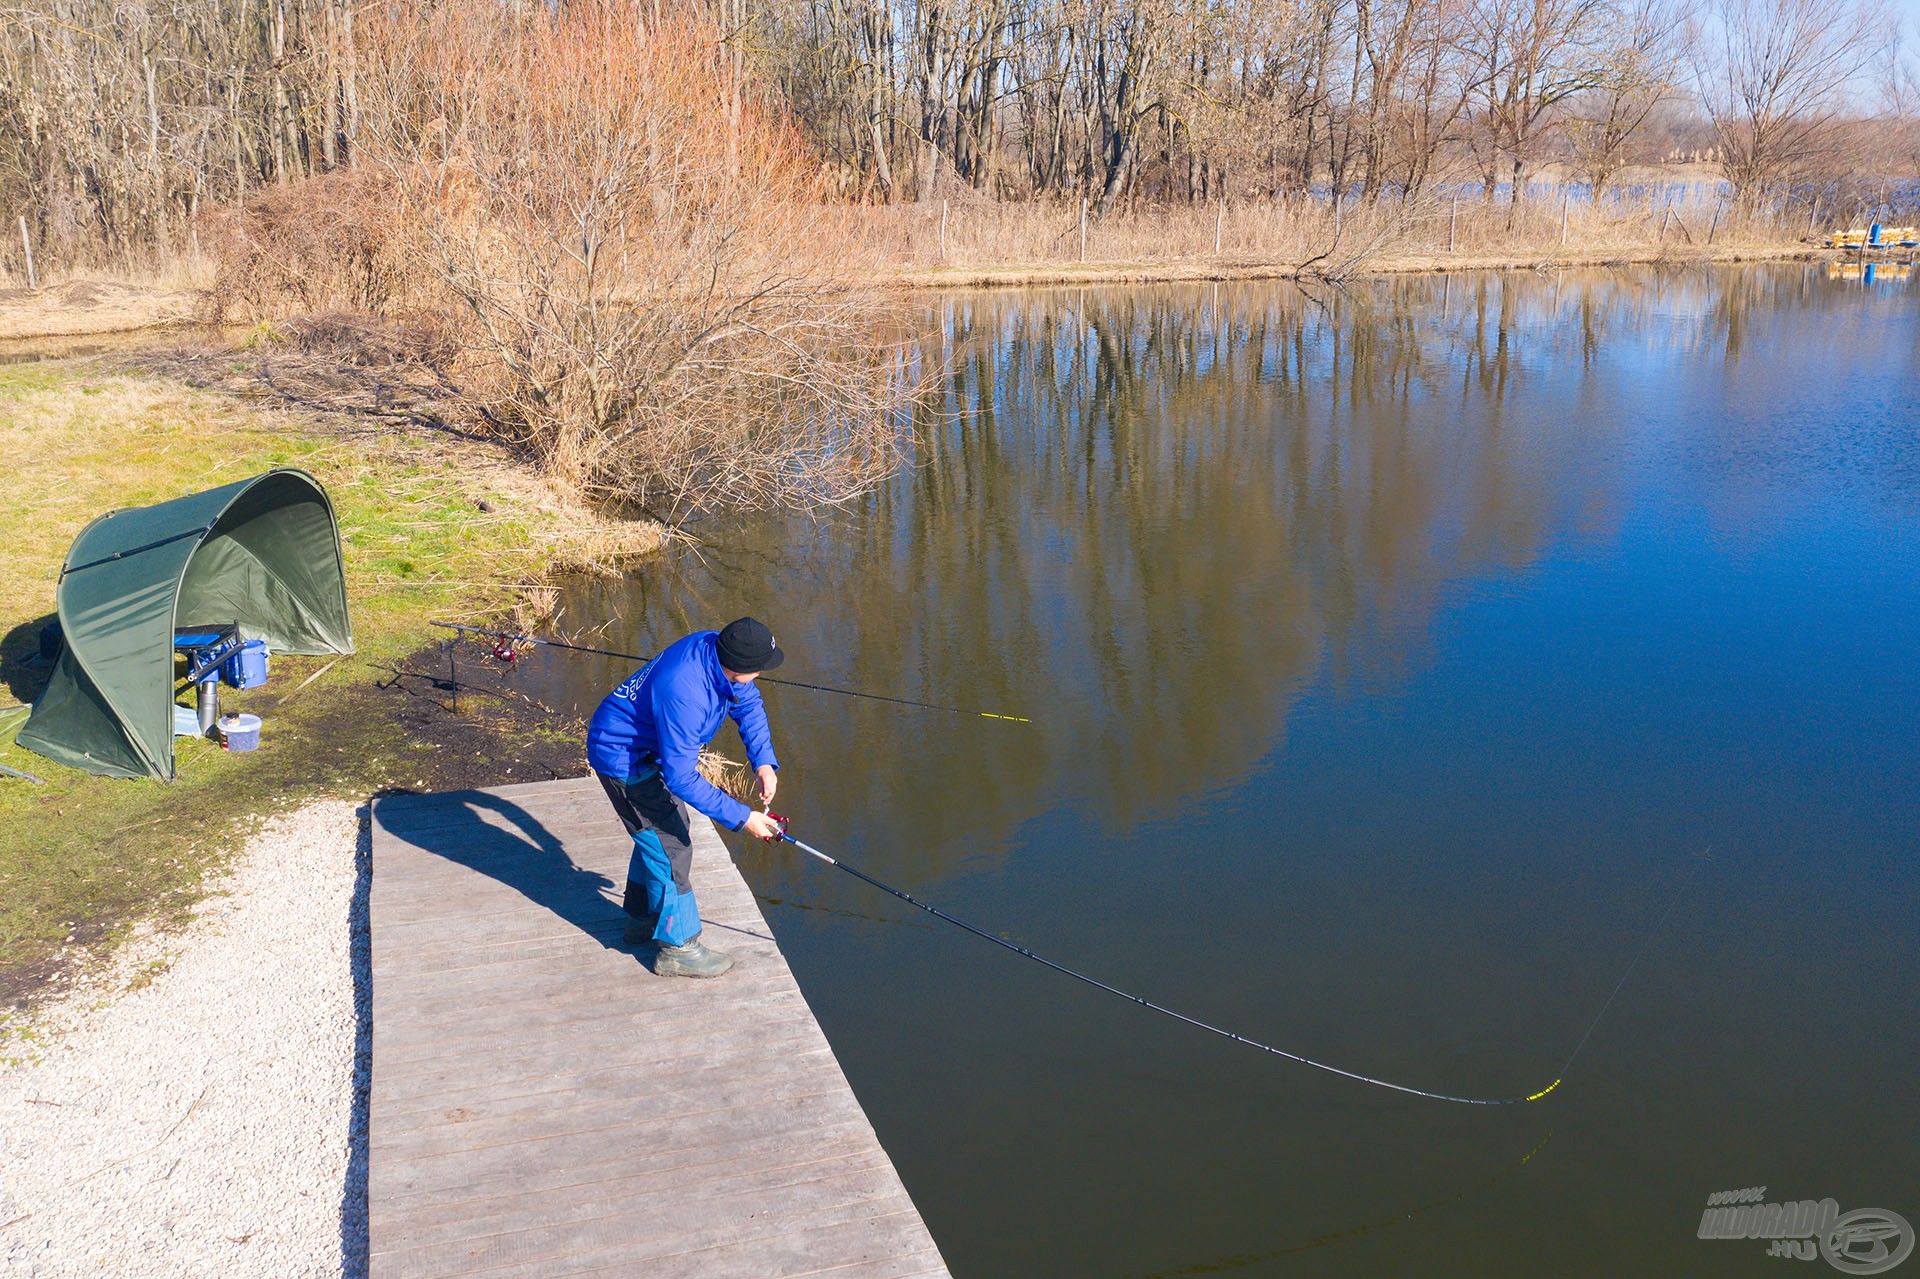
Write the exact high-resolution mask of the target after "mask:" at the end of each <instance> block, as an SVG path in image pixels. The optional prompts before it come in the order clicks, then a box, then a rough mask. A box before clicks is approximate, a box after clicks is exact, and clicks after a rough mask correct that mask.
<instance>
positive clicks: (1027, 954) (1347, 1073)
mask: <svg viewBox="0 0 1920 1279" xmlns="http://www.w3.org/2000/svg"><path fill="white" fill-rule="evenodd" d="M768 816H769V817H772V818H773V820H774V821H776V822H779V823H780V824H781V827H782V829H781V831H780V834H779V835H778V836H776V838H777V839H778V840H780V841H781V842H783V843H788V844H792V845H793V846H794V847H795V848H797V849H799V850H800V851H801V852H803V853H806V854H807V855H808V856H810V857H815V858H818V859H819V860H821V861H823V862H825V863H826V864H827V865H829V866H832V867H835V868H836V869H838V870H843V871H845V872H846V873H847V874H849V875H852V876H853V877H854V878H855V879H858V880H860V881H861V882H862V883H866V884H871V885H872V886H873V887H875V888H877V889H879V890H880V891H881V892H883V893H887V894H889V895H890V896H893V897H897V898H899V899H900V900H901V901H903V902H905V903H907V904H908V905H909V906H914V907H917V908H919V909H920V910H924V911H926V912H927V913H928V914H929V915H932V916H934V917H935V918H937V919H943V920H945V921H946V922H947V923H949V924H952V925H953V926H954V927H956V928H959V929H962V930H964V931H966V932H969V933H972V934H973V935H974V936H975V937H979V938H982V939H984V940H986V941H990V942H992V943H993V944H994V945H996V946H999V947H1001V948H1002V949H1003V950H1010V951H1012V952H1013V953H1014V954H1016V955H1019V956H1020V957H1021V958H1023V959H1031V960H1032V961H1033V962H1034V963H1036V964H1039V965H1041V966H1042V967H1044V968H1051V969H1052V970H1053V971H1054V972H1057V973H1060V974H1062V975H1064V976H1067V977H1071V978H1073V979H1074V980H1075V981H1079V982H1085V983H1086V984H1087V985H1089V986H1092V987H1094V988H1096V989H1098V990H1104V991H1106V992H1107V993H1108V994H1110V995H1118V996H1119V997H1120V998H1122V999H1124V1000H1127V1001H1128V1002H1130V1003H1135V1004H1138V1005H1140V1006H1141V1007H1142V1008H1149V1009H1152V1010H1153V1011H1154V1012H1157V1013H1161V1014H1164V1015H1165V1016H1168V1017H1171V1018H1173V1019H1174V1020H1175V1021H1183V1022H1185V1023H1186V1024H1187V1025H1189V1026H1194V1027H1197V1028H1198V1029H1200V1030H1204V1031H1207V1032H1209V1033H1210V1034H1215V1035H1219V1036H1220V1037H1221V1038H1223V1039H1231V1040H1232V1041H1233V1042H1234V1043H1236V1044H1245V1045H1246V1046H1247V1047H1249V1048H1257V1049H1259V1050H1260V1051H1261V1052H1264V1053H1271V1054H1272V1055H1274V1056H1275V1057H1284V1058H1286V1059H1287V1060H1288V1061H1292V1062H1298V1063H1299V1064H1300V1065H1302V1066H1311V1067H1313V1068H1314V1069H1315V1070H1324V1071H1326V1072H1327V1073H1328V1074H1331V1075H1339V1076H1340V1077H1341V1078H1343V1079H1351V1080H1354V1081H1355V1082H1357V1083H1362V1084H1371V1085H1372V1086H1374V1087H1376V1088H1389V1089H1392V1090H1393V1091H1394V1092H1404V1093H1410V1094H1412V1095H1413V1096H1415V1097H1427V1098H1430V1099H1432V1100H1434V1101H1451V1102H1456V1103H1458V1104H1460V1105H1463V1106H1518V1105H1525V1104H1526V1103H1527V1102H1531V1101H1539V1100H1541V1099H1542V1098H1544V1097H1545V1096H1546V1095H1547V1094H1548V1093H1550V1092H1552V1091H1553V1090H1554V1089H1556V1088H1558V1087H1559V1086H1560V1084H1561V1083H1562V1081H1563V1080H1564V1079H1565V1078H1566V1072H1567V1067H1569V1066H1571V1065H1573V1059H1574V1058H1575V1057H1578V1056H1579V1055H1580V1050H1581V1049H1582V1048H1584V1047H1586V1044H1587V1040H1588V1038H1590V1037H1591V1036H1592V1034H1593V1031H1594V1028H1595V1027H1596V1026H1598V1025H1599V1024H1600V1019H1601V1018H1602V1017H1605V1016H1606V1015H1607V1009H1609V1008H1611V1007H1612V1006H1613V1001H1614V998H1615V996H1617V995H1619V993H1620V991H1621V988H1622V987H1624V986H1625V985H1626V984H1627V978H1628V977H1631V976H1632V975H1633V970H1634V968H1635V967H1636V966H1638V964H1639V963H1640V958H1641V956H1642V955H1645V954H1646V952H1647V949H1648V948H1649V947H1650V946H1651V945H1652V943H1653V938H1654V936H1655V935H1657V934H1658V933H1659V931H1660V928H1661V926H1662V925H1664V924H1665V923H1666V922H1667V917H1668V916H1669V915H1671V914H1672V913H1673V908H1674V905H1675V904H1676V903H1677V902H1678V901H1679V900H1680V896H1681V892H1680V889H1676V890H1675V891H1674V895H1673V898H1672V900H1670V901H1669V902H1668V903H1667V909H1666V910H1665V911H1664V912H1662V914H1661V916H1660V919H1659V921H1658V922H1657V923H1655V924H1654V926H1653V929H1652V930H1651V931H1650V932H1649V933H1648V934H1647V937H1646V939H1645V940H1644V941H1643V942H1642V943H1641V946H1640V951H1639V953H1638V954H1636V955H1635V956H1634V957H1633V962H1632V963H1630V964H1628V965H1627V970H1626V972H1624V973H1622V974H1621V975H1620V980H1619V981H1618V982H1617V983H1615V984H1614V988H1613V993H1612V994H1610V995H1608V996H1607V1000H1606V1002H1605V1003H1604V1004H1602V1005H1600V1011H1599V1012H1598V1013H1597V1014H1595V1015H1594V1018H1593V1021H1592V1022H1590V1023H1589V1024H1588V1026H1587V1029H1586V1033H1585V1034H1582V1035H1581V1036H1580V1042H1579V1043H1577V1044H1575V1045H1574V1048H1573V1052H1572V1053H1570V1054H1568V1056H1567V1060H1566V1063H1565V1064H1564V1065H1562V1066H1561V1068H1560V1073H1559V1074H1558V1075H1556V1076H1555V1077H1554V1080H1553V1082H1552V1083H1550V1084H1548V1085H1547V1086H1546V1087H1545V1088H1542V1089H1540V1091H1538V1092H1535V1093H1529V1094H1527V1095H1526V1096H1524V1097H1461V1096H1456V1095H1455V1094H1453V1093H1444V1092H1434V1091H1432V1090H1430V1089H1426V1088H1415V1087H1414V1086H1413V1085H1412V1084H1399V1083H1395V1082H1393V1081H1392V1080H1391V1079H1380V1078H1378V1077H1376V1076H1374V1075H1363V1074H1361V1073H1360V1072H1359V1071H1357V1070H1347V1069H1345V1068H1344V1067H1341V1066H1335V1065H1332V1064H1330V1063H1328V1062H1324V1061H1316V1060H1315V1059H1313V1058H1312V1057H1304V1056H1302V1055H1300V1054H1299V1053H1295V1052H1288V1051H1287V1050H1286V1049H1284V1048H1276V1047H1274V1046H1273V1045H1272V1044H1264V1043H1261V1042H1260V1041H1259V1040H1257V1039H1248V1038H1247V1037H1246V1036H1245V1035H1241V1034H1237V1033H1235V1032H1234V1031H1231V1030H1228V1029H1227V1028H1226V1027H1224V1026H1216V1025H1214V1024H1213V1023H1212V1022H1208V1021H1202V1020H1201V1019H1200V1018H1198V1017H1192V1016H1189V1015H1188V1014H1186V1013H1183V1012H1179V1011H1177V1010H1175V1009H1172V1008H1168V1007H1166V1006H1165V1005H1164V1004H1157V1003H1155V1002H1153V1001H1152V1000H1151V999H1148V998H1146V997H1145V996H1143V995H1136V994H1133V993H1132V992H1131V991H1125V990H1122V989H1120V988H1119V987H1118V986H1113V985H1109V984H1108V983H1106V982H1104V981H1101V980H1100V979H1099V978H1098V977H1092V976H1089V975H1088V974H1086V973H1083V972H1081V971H1080V970H1078V969H1076V968H1069V967H1068V966H1067V965H1065V964H1062V963H1058V962H1056V961H1054V960H1051V959H1048V958H1047V957H1046V956H1045V955H1036V954H1035V953H1034V952H1032V951H1031V950H1028V949H1027V948H1026V947H1025V946H1020V945H1017V944H1015V943H1013V942H1010V941H1008V940H1007V939H1005V938H1004V937H997V936H995V935H994V934H993V933H990V932H988V931H987V930H986V929H984V928H978V927H976V926H974V925H973V924H969V923H968V922H967V921H966V920H964V919H961V918H959V917H958V916H955V915H949V914H948V913H947V912H946V911H944V910H941V909H940V908H939V907H937V906H934V905H931V904H930V903H927V902H923V901H921V900H920V899H919V898H917V897H915V896H914V895H913V894H911V893H908V892H905V891H904V890H902V889H898V888H895V887H894V886H893V885H891V884H887V883H884V882H882V881H880V880H878V879H875V878H874V877H873V876H872V875H869V874H867V873H866V872H865V871H863V870H861V869H860V868H859V867H857V866H850V865H848V864H847V863H846V862H843V861H841V860H839V859H838V858H836V857H831V856H829V855H827V854H826V853H823V852H821V851H820V850H819V849H817V848H815V847H814V846H813V845H811V844H807V843H803V842H802V841H800V840H798V839H795V838H794V837H793V836H792V835H791V834H789V833H788V832H787V831H786V829H785V825H786V822H785V819H784V818H782V817H780V816H779V815H778V814H775V813H769V814H768ZM1701 860H1702V863H1703V864H1704V862H1705V858H1704V857H1703V858H1702V859H1701ZM1694 873H1695V874H1698V873H1699V868H1698V867H1696V868H1695V871H1694ZM1688 882H1689V883H1690V882H1691V879H1689V881H1688ZM1681 887H1682V888H1684V887H1685V885H1684V884H1683V885H1682V886H1681Z"/></svg>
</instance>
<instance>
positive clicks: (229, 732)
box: [220, 715, 260, 751]
mask: <svg viewBox="0 0 1920 1279" xmlns="http://www.w3.org/2000/svg"><path fill="white" fill-rule="evenodd" d="M220 736H221V737H222V738H224V739H225V740H226V743H227V749H228V750H230V751H250V750H254V749H255V748H257V747H258V746H259V745H260V717H259V716H258V715H222V716H221V717H220Z"/></svg>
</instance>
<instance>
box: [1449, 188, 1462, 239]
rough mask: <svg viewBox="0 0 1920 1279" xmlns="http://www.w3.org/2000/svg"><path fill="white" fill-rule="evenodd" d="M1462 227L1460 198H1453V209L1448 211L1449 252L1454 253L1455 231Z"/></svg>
mask: <svg viewBox="0 0 1920 1279" xmlns="http://www.w3.org/2000/svg"><path fill="white" fill-rule="evenodd" d="M1459 225H1460V197H1459V196H1457V195H1456V196H1454V197H1453V208H1451V209H1450V210H1448V211H1447V252H1449V253H1452V252H1453V246H1454V243H1455V241H1454V231H1455V230H1456V229H1457V228H1458V227H1459Z"/></svg>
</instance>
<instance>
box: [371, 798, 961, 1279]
mask: <svg viewBox="0 0 1920 1279" xmlns="http://www.w3.org/2000/svg"><path fill="white" fill-rule="evenodd" d="M695 835H696V838H695V851H694V886H695V889H696V891H697V892H698V893H699V896H700V902H701V913H702V915H703V917H704V921H705V926H706V938H705V940H706V941H707V942H708V944H709V945H714V946H717V947H719V948H721V949H725V950H727V951H729V952H730V953H732V954H734V955H735V956H736V958H737V959H738V962H739V967H738V968H737V969H736V971H735V972H733V973H730V974H728V975H727V976H726V977H723V978H721V979H720V980H718V981H714V982H692V981H686V980H684V979H676V978H659V977H655V976H654V975H653V974H652V973H650V972H649V971H647V969H646V967H645V966H644V964H643V959H644V957H645V953H646V952H645V951H644V950H640V951H636V950H635V948H632V947H628V946H626V945H624V944H623V943H622V941H621V936H620V935H621V932H622V931H623V929H624V926H625V923H626V918H625V916H624V915H623V914H622V912H621V910H620V904H619V893H620V888H621V886H622V884H623V883H624V881H625V877H626V866H627V859H628V856H629V854H630V850H631V844H630V842H629V841H628V839H627V837H626V833H625V832H624V831H623V830H622V829H621V828H620V825H619V822H618V821H617V820H616V819H615V817H614V815H613V812H612V809H611V806H610V805H608V804H607V802H606V800H605V797H604V796H603V795H602V794H601V793H600V789H599V786H598V783H597V782H596V781H595V780H594V779H592V778H590V777H589V778H579V779H571V780H568V781H563V782H550V783H521V784H518V785H514V786H505V787H499V788H497V789H492V790H486V791H460V792H453V793H449V794H445V795H402V796H392V797H385V798H382V799H380V800H378V801H377V802H376V803H375V805H374V810H373V852H374V874H373V889H372V931H373V969H374V975H373V1001H372V1004H373V1086H372V1098H371V1110H370V1116H369V1139H368V1140H369V1185H370V1188H369V1239H370V1243H371V1273H372V1275H373V1276H374V1279H403V1277H411V1279H428V1277H430V1276H433V1277H438V1276H446V1277H452V1276H459V1275H484V1276H488V1277H490V1279H509V1277H511V1276H521V1277H524V1279H536V1277H537V1279H550V1277H553V1276H560V1275H575V1274H578V1275H586V1274H616V1273H617V1274H646V1275H648V1276H657V1277H659V1279H673V1277H674V1276H684V1277H686V1279H692V1277H694V1276H699V1277H701V1279H708V1277H709V1276H720V1277H725V1276H735V1275H737V1276H753V1279H773V1277H776V1276H792V1277H794V1279H798V1277H799V1276H805V1275H819V1276H836V1277H838V1279H910V1277H912V1276H919V1275H943V1274H945V1273H946V1269H945V1266H944V1264H943V1263H942V1262H941V1260H940V1254H939V1250H938V1248H937V1247H936V1246H935V1245H934V1243H933V1240H932V1239H931V1238H930V1237H929V1236H928V1234H927V1231H926V1226H925V1224H924V1223H923V1222H922V1221H921V1220H920V1216H919V1214H918V1212H917V1211H915V1210H914V1208H913V1204H912V1201H911V1199H909V1198H908V1196H907V1194H906V1190H905V1188H904V1187H903V1186H901V1184H900V1180H899V1175H898V1173H897V1172H895V1170H894V1168H893V1165H892V1163H891V1162H890V1161H889V1160H888V1159H887V1157H886V1152H885V1151H884V1150H882V1149H881V1147H880V1144H879V1142H878V1140H877V1139H876V1138H875V1136H874V1133H873V1127H872V1125H871V1124H870V1123H869V1122H868V1121H867V1118H866V1116H865V1115H864V1114H863V1113H862V1112H861V1110H860V1105H859V1102H858V1100H857V1099H856V1098H855V1097H854V1095H853V1092H852V1090H851V1089H850V1088H849V1087H848V1086H847V1082H846V1077H845V1075H844V1073H843V1072H842V1071H841V1070H840V1067H839V1063H838V1062H837V1061H836V1060H835V1059H834V1057H833V1052H832V1049H831V1047H830V1046H829V1045H828V1044H827V1042H826V1038H825V1036H824V1035H822V1034H821V1032H820V1028H819V1024H818V1023H817V1022H816V1021H815V1020H814V1018H813V1015H812V1012H811V1010H810V1009H808V1008H807V1005H806V1001H805V999H804V997H803V996H802V995H801V993H800V990H799V987H798V985H797V984H796V983H795V982H794V980H793V975H792V973H791V972H790V971H789V970H788V968H787V966H786V963H785V960H784V959H783V958H782V957H781V955H780V950H779V946H778V944H777V943H776V942H775V941H774V939H773V935H772V933H771V931H770V930H769V929H768V928H767V925H766V920H765V919H764V918H763V917H762V916H761V914H760V911H759V908H758V906H757V905H756V904H755V902H754V900H753V897H752V894H751V893H750V892H748V890H747V887H746V884H745V882H744V881H743V880H742V879H741V878H740V876H739V874H738V872H736V871H735V870H734V869H733V866H732V864H731V862H730V861H729V859H728V857H727V853H726V849H725V847H724V846H723V845H722V844H721V843H720V840H719V837H718V835H717V834H716V833H715V832H714V830H713V828H712V826H711V825H710V824H709V823H707V822H706V821H704V820H703V819H696V821H695Z"/></svg>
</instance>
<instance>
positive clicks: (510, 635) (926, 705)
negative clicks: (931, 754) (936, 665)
mask: <svg viewBox="0 0 1920 1279" xmlns="http://www.w3.org/2000/svg"><path fill="white" fill-rule="evenodd" d="M433 625H435V626H438V627H442V628H444V629H446V630H450V631H457V632H459V633H461V634H463V635H479V636H483V637H485V638H486V639H490V640H492V641H493V655H494V656H495V657H497V658H499V659H500V660H501V661H503V662H509V663H511V662H513V661H514V660H515V659H516V657H517V656H518V655H517V653H516V652H515V649H514V646H515V645H518V644H534V645H538V646H539V647H541V648H557V649H562V650H564V651H566V652H569V653H589V654H592V655H593V656H595V657H617V658H620V659H621V660H623V661H628V662H640V663H643V664H644V663H646V662H651V661H652V660H653V656H652V655H650V654H645V653H622V652H620V651H619V650H617V649H611V648H594V647H592V646H591V645H587V644H570V643H568V642H567V641H565V640H555V639H543V638H541V637H540V636H538V635H520V634H515V633H514V632H512V631H502V630H497V629H495V628H492V627H486V626H470V625H468V624H466V623H464V622H435V623H433ZM760 682H761V683H763V684H778V685H780V686H782V687H784V688H804V689H809V690H811V691H813V692H816V693H834V694H837V695H839V696H841V697H858V698H861V699H863V700H865V701H869V702H889V703H891V704H893V705H895V706H911V707H914V708H915V709H917V710H923V711H940V712H943V713H946V714H951V715H970V716H974V717H977V718H979V719H995V720H999V721H1001V722H1002V723H1007V724H1031V723H1033V721H1032V720H1031V719H1028V718H1027V717H1026V716H1024V715H1006V714H1001V713H999V712H997V711H983V710H973V709H970V708H968V707H964V706H943V705H941V704H939V703H937V702H920V701H915V700H914V699H913V698H911V697H892V696H889V695H888V694H886V693H869V692H865V691H864V690H861V689H857V688H836V687H834V686H833V685H831V684H809V683H807V682H805V681H804V680H797V679H775V678H774V677H773V676H771V675H762V676H760Z"/></svg>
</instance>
